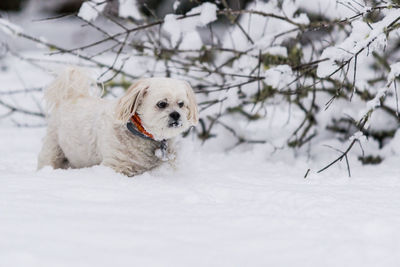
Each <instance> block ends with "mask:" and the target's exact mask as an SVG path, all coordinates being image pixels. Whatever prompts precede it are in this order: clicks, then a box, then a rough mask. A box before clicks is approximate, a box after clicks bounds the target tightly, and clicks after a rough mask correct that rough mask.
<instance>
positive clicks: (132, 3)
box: [118, 0, 142, 20]
mask: <svg viewBox="0 0 400 267" xmlns="http://www.w3.org/2000/svg"><path fill="white" fill-rule="evenodd" d="M118 15H119V16H120V17H121V18H129V17H131V18H134V19H136V20H140V19H142V14H141V13H140V11H139V8H138V5H137V2H136V0H119V11H118Z"/></svg>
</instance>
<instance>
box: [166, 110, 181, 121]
mask: <svg viewBox="0 0 400 267" xmlns="http://www.w3.org/2000/svg"><path fill="white" fill-rule="evenodd" d="M169 116H170V117H171V118H172V119H173V120H176V121H177V120H179V118H180V117H181V114H179V113H178V112H176V111H174V112H172V113H171V114H169Z"/></svg>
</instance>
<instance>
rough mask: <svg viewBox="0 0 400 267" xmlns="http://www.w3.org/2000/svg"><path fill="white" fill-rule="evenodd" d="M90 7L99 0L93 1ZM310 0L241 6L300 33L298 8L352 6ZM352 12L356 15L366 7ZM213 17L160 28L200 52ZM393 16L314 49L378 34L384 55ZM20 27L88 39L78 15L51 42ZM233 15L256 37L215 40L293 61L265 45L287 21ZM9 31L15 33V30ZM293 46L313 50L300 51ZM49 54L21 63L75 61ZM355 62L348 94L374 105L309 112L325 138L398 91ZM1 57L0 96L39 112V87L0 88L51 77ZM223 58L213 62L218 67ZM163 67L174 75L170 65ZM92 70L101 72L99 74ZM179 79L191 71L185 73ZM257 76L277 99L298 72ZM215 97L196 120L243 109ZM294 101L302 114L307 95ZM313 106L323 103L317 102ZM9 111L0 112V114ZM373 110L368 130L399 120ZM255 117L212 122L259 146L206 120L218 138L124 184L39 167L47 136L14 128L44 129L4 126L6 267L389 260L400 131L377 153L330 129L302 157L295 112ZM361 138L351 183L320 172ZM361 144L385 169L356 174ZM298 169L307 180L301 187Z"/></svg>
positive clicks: (193, 141) (352, 158) (145, 64)
mask: <svg viewBox="0 0 400 267" xmlns="http://www.w3.org/2000/svg"><path fill="white" fill-rule="evenodd" d="M100 2H101V3H103V2H104V1H99V2H95V1H91V2H90V3H100ZM311 2H312V1H284V2H283V3H284V4H285V6H284V9H283V10H284V11H285V12H282V10H281V9H280V8H278V6H279V4H280V1H276V0H271V1H268V2H267V3H265V2H262V1H257V2H254V3H252V4H250V5H249V9H251V10H259V11H263V12H272V13H276V14H279V15H282V16H287V17H288V18H290V20H292V21H294V22H296V23H300V24H307V23H308V21H309V20H308V18H307V16H306V15H305V14H299V12H301V10H303V8H304V7H305V6H308V7H307V8H305V9H306V10H309V9H310V8H314V9H315V10H319V11H322V10H329V11H330V12H325V13H327V14H326V16H328V17H335V18H336V17H337V18H343V17H344V15H343V14H342V13H341V12H344V10H347V11H348V9H347V8H342V7H343V5H340V4H338V3H337V1H336V0H332V1H331V0H318V1H315V2H313V3H311ZM104 3H105V2H104ZM135 3H136V1H128V0H126V1H123V0H121V1H120V15H121V16H129V17H132V18H134V19H141V15H140V13H139V11H138V10H136V9H135V8H136V5H135ZM175 3H179V2H178V1H175ZM310 3H311V4H310ZM324 3H325V4H324ZM335 3H336V5H335V6H332V4H335ZM124 5H127V7H124ZM176 5H177V4H176ZM88 7H90V6H88ZM98 7H99V6H96V8H98ZM328 7H329V8H328ZM90 8H91V9H90V10H91V11H95V10H94V9H93V8H92V7H90ZM299 8H301V9H300V11H299ZM326 8H328V9H326ZM81 10H82V9H81ZM362 10H363V11H366V9H365V8H364V9H362ZM121 11H122V14H121ZM216 11H217V9H216V6H213V4H211V3H205V4H203V5H202V6H200V7H197V9H194V10H192V11H191V12H192V13H191V14H194V13H199V15H196V16H194V17H190V18H186V19H184V20H177V18H178V17H179V16H176V15H167V16H166V17H165V21H166V23H165V24H164V25H163V29H164V30H165V31H166V32H167V33H169V34H170V35H171V36H172V43H173V45H174V46H175V45H179V48H180V49H199V48H201V46H202V45H203V43H202V40H201V38H200V35H199V32H198V30H199V28H201V27H203V28H204V25H206V24H208V23H211V22H212V21H213V20H214V18H215V15H216ZM123 12H126V13H123ZM136 12H137V13H136ZM396 12H397V11H396ZM83 13H84V15H83V17H86V18H87V19H91V18H92V19H95V18H96V16H97V15H96V14H97V12H93V13H91V12H89V11H88V13H86V14H85V12H83ZM91 14H92V15H93V17H90V16H91ZM346 14H347V13H346ZM349 14H350V15H353V14H354V12H350V13H349ZM398 15H399V14H398V13H392V14H388V16H386V17H382V21H383V22H381V23H379V22H378V24H371V25H372V26H373V30H372V29H370V28H369V27H368V25H367V24H365V23H364V22H362V21H361V22H353V24H352V25H351V27H353V28H352V29H350V27H349V32H350V30H352V31H351V32H352V35H351V38H348V39H346V38H345V36H344V37H343V38H342V39H341V37H340V36H339V34H338V33H337V32H333V33H332V35H335V34H338V36H335V39H337V40H339V42H338V46H337V47H335V48H334V49H333V50H331V51H329V49H326V50H325V51H324V53H327V54H326V55H327V56H329V57H332V58H334V59H338V60H343V59H347V58H348V56H350V55H351V53H350V54H349V53H347V52H344V50H343V49H345V50H348V51H351V52H353V53H354V52H356V51H358V50H357V49H360V48H361V47H363V46H365V44H366V43H368V42H369V41H371V40H374V41H373V43H371V44H372V45H373V46H374V47H372V48H371V49H378V50H379V49H382V48H383V47H385V45H386V37H385V36H383V35H382V32H383V31H384V25H388V24H389V23H391V22H392V21H393V20H394V19H395V18H396V16H398ZM11 21H14V20H11ZM26 21H28V22H30V21H31V20H29V19H28V20H26ZM28 22H24V23H23V24H20V23H18V24H20V25H21V26H22V28H23V29H24V31H25V32H29V33H31V34H32V35H34V36H37V35H39V34H40V35H41V34H42V32H44V33H46V34H45V35H46V38H48V39H49V42H54V40H52V39H57V40H56V41H58V42H60V43H61V44H62V46H63V47H76V46H79V45H80V44H81V43H79V42H82V41H83V40H84V38H83V37H84V34H82V32H81V31H82V28H79V27H77V25H80V22H79V23H77V24H74V26H73V28H78V29H79V34H77V36H78V38H75V39H74V38H70V37H69V35H63V36H62V37H60V35H59V31H60V29H62V32H66V28H65V27H63V26H62V24H57V27H54V23H57V22H56V21H52V22H51V23H52V24H50V25H52V26H51V28H52V31H53V32H55V33H56V34H55V37H54V36H53V38H52V37H51V36H50V37H49V34H50V33H49V29H48V28H47V29H43V30H38V29H36V30H35V31H33V30H32V28H30V27H31V25H29V23H28ZM239 22H240V24H241V25H242V27H243V28H244V29H250V30H249V35H250V37H251V39H252V40H253V41H254V44H252V43H251V42H250V41H249V40H248V38H247V37H246V36H244V35H243V32H242V31H241V30H240V29H238V27H236V26H233V27H232V34H227V35H226V39H225V40H224V41H223V44H224V47H225V45H226V48H235V49H238V50H247V49H249V47H250V48H251V47H253V48H254V46H256V47H257V48H258V49H260V50H261V52H262V53H269V54H271V55H279V56H282V57H287V56H288V51H287V49H286V48H285V47H283V45H284V44H285V42H286V41H288V40H290V38H292V37H295V36H296V35H297V33H296V32H293V34H288V35H285V36H283V37H279V38H275V36H278V35H279V34H281V33H282V32H285V31H288V30H291V29H294V28H295V27H296V26H294V25H292V24H290V23H288V22H286V21H282V20H278V19H275V18H266V17H263V16H259V15H255V14H252V15H249V14H243V15H242V16H241V17H240V19H239ZM74 23H75V22H74ZM31 24H34V23H31ZM5 25H6V26H5ZM46 25H47V24H46ZM213 26H214V25H213ZM48 27H49V28H50V26H48ZM0 29H3V30H4V29H5V30H6V31H7V30H8V31H9V32H8V33H11V34H15V33H17V34H18V33H19V32H20V31H21V27H18V26H14V25H13V24H10V23H8V21H5V20H1V19H0ZM10 29H14V30H13V31H11V32H10ZM54 29H57V30H54ZM107 29H108V28H107ZM116 30H117V29H114V31H116ZM114 31H111V30H110V32H114ZM336 37H337V38H336ZM228 38H230V39H228ZM90 39H93V40H95V39H96V38H93V36H92V35H90V36H86V40H90ZM228 40H229V41H228ZM68 42H72V43H75V44H74V45H72V44H70V43H68ZM281 45H282V46H281ZM302 49H303V51H305V53H307V51H306V49H307V48H305V47H303V48H302ZM255 50H257V49H255ZM48 52H49V51H47V50H46V51H39V52H37V51H36V52H22V53H21V55H22V56H24V57H27V58H34V59H41V60H44V61H43V63H42V64H41V66H42V67H44V68H45V69H47V70H51V71H52V72H54V71H55V70H57V68H56V67H55V65H56V63H55V62H56V61H57V60H59V61H62V62H67V63H69V64H82V63H85V62H82V61H80V60H78V59H76V58H71V57H67V56H65V55H64V56H48V55H47V54H48ZM255 52H256V54H251V55H244V56H242V57H241V58H240V59H238V60H236V61H235V62H233V64H232V67H231V66H226V67H224V68H222V69H221V71H226V72H229V73H237V74H243V75H246V74H249V75H250V74H251V75H256V74H257V73H256V72H255V71H254V70H255V68H254V67H255V66H257V65H258V57H257V56H258V54H259V53H258V52H259V51H255ZM329 53H331V54H329ZM328 54H329V55H328ZM150 56H151V55H150ZM361 56H362V57H364V56H365V54H364V53H362V54H360V58H358V64H359V66H360V71H357V78H358V79H357V81H356V86H357V87H359V88H362V89H363V90H366V91H368V92H370V93H371V94H373V95H377V97H376V98H375V99H374V100H373V101H371V102H370V103H369V104H368V105H366V104H365V102H363V101H360V100H359V99H357V97H358V96H357V95H354V99H353V101H352V102H351V104H349V102H347V101H345V100H343V99H337V100H335V103H334V104H333V105H332V106H331V107H330V108H329V110H327V111H325V112H320V113H318V114H317V115H316V116H317V119H316V121H317V122H318V127H316V131H323V130H324V129H325V128H326V126H327V125H328V124H330V123H331V122H332V118H341V117H343V116H344V114H345V115H348V116H349V117H351V118H361V117H362V116H365V114H366V113H367V112H369V111H370V110H371V109H374V108H375V107H376V106H377V105H379V104H380V103H379V97H380V96H385V95H387V96H388V98H389V96H390V95H389V94H387V93H388V90H389V89H393V85H394V84H393V83H392V84H391V85H390V86H391V87H390V88H389V87H388V86H386V87H384V85H385V82H382V84H380V85H379V86H370V85H368V83H367V78H366V77H368V78H370V77H375V76H374V75H371V73H372V72H373V70H372V71H371V69H370V68H368V66H370V65H371V64H370V63H371V61H363V58H362V57H361ZM321 58H323V57H321ZM3 59H4V60H2V61H1V62H0V64H1V66H2V68H0V84H1V87H0V98H1V100H2V101H4V102H6V103H8V104H10V105H13V106H16V107H18V108H23V109H26V110H31V111H35V112H39V111H41V104H42V102H41V100H40V99H41V97H42V93H41V92H40V91H37V92H34V93H24V94H9V95H6V94H4V95H2V94H1V93H7V92H9V91H17V90H24V89H25V88H36V87H40V88H41V87H43V86H44V85H45V84H48V83H49V82H50V80H51V79H52V76H51V75H50V74H48V73H45V72H43V71H42V70H40V69H39V68H37V67H35V65H33V64H32V65H30V64H29V63H28V62H24V61H20V60H18V59H15V58H14V59H11V58H8V57H5V58H3ZM225 59H226V58H225V57H223V56H221V63H223V61H224V60H225ZM45 60H50V61H45ZM99 60H100V61H101V62H105V63H108V64H113V63H112V62H113V60H114V57H109V56H107V55H103V56H102V57H101V59H99ZM51 61H53V63H51ZM124 63H126V64H125V65H124V70H129V73H131V74H133V75H136V76H138V77H145V76H148V75H149V73H151V74H152V73H153V72H151V71H154V73H155V74H160V73H162V75H164V72H163V68H162V67H160V65H157V64H158V63H157V64H155V62H154V61H153V60H151V59H149V57H140V56H132V57H131V58H129V59H126V62H125V61H124ZM325 63H329V64H332V61H328V62H324V63H322V64H325ZM367 63H368V64H367ZM163 64H164V61H163V62H161V65H163ZM204 64H205V65H204V66H207V65H206V63H204ZM3 66H4V67H3ZM116 66H118V64H117V65H116ZM171 67H172V68H171V69H172V70H173V69H174V68H173V65H171ZM328 67H329V66H328ZM335 67H337V66H335ZM58 68H59V67H58ZM352 69H353V67H352V66H350V73H349V77H352V73H351V71H352ZM149 70H151V71H149ZM158 70H159V72H157V71H158ZM318 70H319V71H321V70H320V69H318ZM325 70H326V69H325ZM97 71H99V72H100V73H101V72H102V71H101V69H98V70H97ZM399 73H400V65H399V63H394V64H392V65H391V72H390V73H389V75H388V80H387V85H389V84H390V82H392V81H393V79H394V77H396V76H398V75H399ZM186 74H188V76H189V75H197V74H196V73H195V72H189V73H185V74H184V75H186ZM328 74H329V73H328ZM373 74H375V73H373ZM109 75H111V74H109ZM172 75H174V74H173V73H172ZM207 75H208V74H207ZM260 76H265V84H268V85H271V86H273V87H275V89H282V90H287V88H285V87H287V86H288V83H290V82H292V81H293V79H294V76H293V73H292V70H291V68H290V66H288V65H278V66H272V67H270V68H269V69H262V68H261V69H260ZM174 77H175V76H174ZM106 78H107V77H104V79H106ZM179 78H182V77H179ZM117 79H118V78H116V80H117ZM204 79H207V80H208V81H210V82H212V83H214V82H215V83H221V82H222V81H220V80H217V79H216V80H215V81H214V80H213V76H212V74H210V76H209V77H208V76H206V77H205V78H204ZM241 81H244V79H242V78H240V77H237V78H236V77H235V78H234V79H231V80H228V81H226V84H227V85H230V84H235V83H239V82H241ZM224 82H225V81H224ZM260 84H261V83H260ZM261 85H263V84H261ZM327 86H329V85H327ZM380 88H381V89H380ZM241 89H242V91H243V92H245V93H246V94H248V95H249V96H252V95H254V94H256V93H257V91H258V90H259V89H260V88H259V87H258V86H257V84H256V83H253V84H245V85H243V86H242V87H241ZM114 94H115V95H114ZM121 94H122V89H120V90H114V91H113V94H110V95H108V96H107V97H110V98H111V97H116V96H118V95H121ZM212 94H213V95H212V96H216V97H215V99H220V100H221V101H223V103H221V105H220V106H217V105H216V106H215V109H214V110H213V109H212V108H210V109H206V110H202V112H201V116H202V117H203V118H205V117H207V116H211V117H212V116H215V115H216V114H218V113H216V110H217V111H223V110H226V109H225V108H226V107H237V105H238V103H240V102H241V101H244V100H243V99H242V98H241V97H242V96H241V95H240V94H238V91H237V90H228V91H225V90H224V91H220V92H214V93H212ZM198 97H199V98H201V97H202V96H201V95H198ZM283 97H285V98H286V97H290V96H286V95H283V96H282V98H283ZM330 97H331V96H329V95H327V96H326V98H327V99H324V96H321V98H320V99H318V101H320V102H321V103H326V101H328V100H329V98H330ZM393 99H394V97H392V100H393ZM202 100H205V98H204V99H202ZM245 100H246V99H245ZM308 100H309V102H307V101H308ZM279 101H281V102H279ZM303 103H304V104H305V107H306V108H308V105H307V104H311V96H308V98H306V99H305V101H304V102H303ZM223 105H224V106H223ZM319 106H320V108H323V107H324V105H320V103H319ZM253 108H254V109H255V110H257V109H258V106H255V107H253V106H252V105H248V106H246V107H244V111H245V112H250V109H253ZM8 112H9V111H8V110H7V109H6V108H4V107H3V106H0V116H3V115H7V113H8ZM263 112H265V113H263ZM382 112H383V111H382V110H381V109H377V110H375V111H374V112H373V113H372V115H371V119H370V122H369V123H367V125H366V127H365V128H367V127H369V125H371V127H374V129H378V130H379V129H393V130H394V129H397V128H398V121H397V120H396V119H394V118H392V120H388V119H387V114H383V113H382ZM259 113H260V115H262V116H263V115H265V116H266V117H265V118H263V119H260V120H257V121H254V122H251V123H249V122H248V121H247V120H244V119H243V116H242V115H240V114H235V113H233V114H232V115H230V116H224V117H221V118H220V120H219V121H220V122H221V123H225V124H226V125H232V126H234V127H235V129H234V130H235V132H236V133H237V134H238V136H243V137H246V138H249V139H251V140H253V139H254V140H266V143H265V144H262V145H261V144H259V145H250V144H241V145H239V146H237V147H234V146H233V144H235V143H236V142H237V139H236V137H234V136H233V135H232V133H231V132H229V130H228V129H226V128H224V127H220V128H217V127H215V128H214V129H213V131H212V134H217V137H216V138H211V139H210V140H209V141H207V142H205V143H204V144H201V142H200V141H199V140H198V139H197V138H196V137H195V135H194V134H192V135H189V136H188V137H187V138H185V139H182V140H181V141H180V143H181V144H180V149H179V153H178V158H177V162H176V166H169V165H163V166H162V167H160V168H158V169H156V170H153V171H151V172H148V173H145V174H143V175H140V176H137V177H134V178H127V177H125V176H122V175H120V174H117V173H115V172H114V171H112V170H111V169H108V168H106V167H104V166H95V167H92V168H84V169H75V170H71V169H69V170H52V169H51V168H45V169H43V170H41V171H36V158H37V154H38V152H39V150H40V146H41V139H42V138H43V137H44V135H45V128H44V127H39V128H24V127H16V126H15V124H24V123H26V124H28V125H34V126H35V125H42V124H43V119H42V118H36V117H31V116H26V115H24V114H18V113H15V114H13V115H12V116H10V117H5V118H2V119H1V120H0V155H2V156H1V157H0V237H1V238H0V259H1V260H0V267H2V266H40V267H47V266H78V267H79V266H99V267H101V266H110V265H112V266H178V267H179V266H194V267H195V266H298V265H300V266H307V267H309V266H310V267H313V266H318V267H319V266H328V267H329V266H352V267H353V266H363V267H364V266H365V267H369V266H371V267H372V266H385V267H386V266H389V267H391V266H393V267H395V266H396V267H397V266H399V265H400V255H399V253H398V251H399V249H400V233H399V231H398V225H400V212H399V211H400V194H399V190H400V177H399V173H400V165H399V164H398V163H399V160H400V132H399V131H397V133H396V134H395V136H394V137H393V138H392V139H390V138H387V140H385V142H386V143H387V144H386V145H385V146H384V147H383V148H379V145H378V142H377V141H376V140H374V139H372V138H368V139H367V138H366V136H364V135H363V133H362V132H355V133H354V134H353V135H352V136H351V137H350V138H349V139H347V140H346V141H344V142H343V141H339V140H337V138H336V136H334V135H333V134H332V135H329V134H327V133H326V132H324V133H323V134H320V135H319V136H317V137H316V138H315V139H313V140H312V141H311V142H310V143H309V144H310V150H309V151H306V150H308V148H304V149H302V150H301V149H298V150H297V149H291V148H288V147H287V140H288V139H289V138H290V137H291V136H292V134H293V132H294V130H295V129H296V128H297V126H298V125H299V124H300V123H301V122H302V121H303V120H304V114H303V112H302V111H300V112H299V110H298V109H296V108H295V107H294V105H293V107H290V108H288V106H287V105H285V103H284V102H282V100H280V99H278V98H277V99H271V101H270V102H269V101H268V102H265V108H263V109H260V111H259ZM358 115H361V116H358ZM241 116H242V117H241ZM355 139H356V140H358V141H360V142H357V144H356V145H355V146H354V148H353V149H352V150H351V151H350V153H349V155H348V158H349V162H350V166H351V174H352V177H351V178H349V177H347V166H346V162H345V161H344V160H343V161H341V162H338V163H337V164H335V165H334V166H332V167H331V168H330V169H328V170H326V171H324V172H322V173H320V174H317V173H316V172H317V171H318V170H319V169H321V168H322V167H324V166H326V164H328V163H330V162H331V161H332V160H334V159H335V157H337V156H338V155H340V154H339V153H338V151H337V150H335V149H339V150H342V151H344V150H346V149H347V147H348V145H349V144H350V143H351V141H352V140H355ZM358 143H361V144H362V148H363V150H364V151H365V155H366V156H368V155H373V156H380V157H382V158H383V159H384V161H383V162H382V163H381V164H379V165H366V166H363V165H362V164H361V162H360V161H358V160H357V158H358V157H359V156H360V155H362V154H363V151H362V150H361V148H360V147H359V146H358ZM306 146H308V144H307V145H306ZM311 146H312V149H311ZM332 148H333V149H332ZM160 152H161V151H159V152H158V153H160ZM160 156H162V155H160ZM308 169H310V172H309V174H308V176H307V178H306V179H304V175H305V173H306V172H307V170H308Z"/></svg>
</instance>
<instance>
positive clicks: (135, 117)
mask: <svg viewBox="0 0 400 267" xmlns="http://www.w3.org/2000/svg"><path fill="white" fill-rule="evenodd" d="M131 122H132V123H133V124H134V125H135V126H136V128H137V130H138V131H139V132H140V133H142V134H144V135H145V136H147V137H149V138H151V139H154V136H153V135H152V134H151V133H149V132H148V131H146V129H144V127H143V125H142V120H141V119H140V117H139V115H138V114H137V113H135V115H133V116H132V117H131Z"/></svg>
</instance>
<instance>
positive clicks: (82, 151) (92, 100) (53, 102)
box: [38, 67, 198, 176]
mask: <svg viewBox="0 0 400 267" xmlns="http://www.w3.org/2000/svg"><path fill="white" fill-rule="evenodd" d="M93 88H95V83H94V82H93V81H92V80H91V79H90V78H89V77H88V75H86V73H85V72H84V71H83V70H81V69H77V68H73V67H71V68H69V69H67V70H66V71H65V72H64V73H62V74H61V75H60V76H59V77H58V78H57V79H56V80H55V81H54V82H53V83H52V84H51V85H50V86H49V87H48V88H47V90H46V91H45V95H44V98H45V101H46V104H47V108H48V114H49V116H48V128H47V134H46V137H45V139H44V142H43V147H42V150H41V152H40V154H39V158H38V168H39V169H40V168H42V167H43V166H46V165H50V166H52V167H53V168H82V167H89V166H93V165H97V164H103V165H106V166H109V167H111V168H113V169H114V170H115V171H117V172H120V173H123V174H125V175H128V176H133V175H136V174H140V173H143V172H145V171H147V170H150V169H152V168H154V167H156V166H158V165H160V164H161V162H162V160H161V159H160V158H159V157H157V156H156V155H155V150H157V149H158V146H159V143H158V142H157V141H153V140H148V139H145V138H142V137H139V136H136V135H133V134H132V133H131V132H130V131H129V130H128V129H127V127H126V124H127V122H128V121H129V120H130V118H131V117H132V116H133V115H134V114H135V113H137V114H138V115H139V117H140V118H141V120H142V125H143V127H144V128H145V129H146V131H147V132H149V133H151V134H152V135H153V136H154V139H155V140H158V141H159V140H167V143H168V151H167V152H168V153H171V154H173V153H174V149H173V147H172V146H173V142H172V139H173V138H174V137H176V136H178V135H179V134H181V133H182V132H184V131H186V130H188V129H189V128H190V127H191V126H193V125H195V124H197V122H198V110H197V105H196V100H195V95H194V93H193V91H192V88H191V87H190V85H189V84H188V83H187V82H184V81H181V80H176V79H170V78H148V79H141V80H139V81H137V82H136V83H134V84H133V85H132V86H131V87H130V88H129V89H128V90H127V92H126V94H125V95H124V96H122V97H121V98H120V99H118V100H106V99H102V98H100V97H99V96H94V95H93V94H92V93H91V90H92V89H93ZM160 101H162V102H166V103H167V107H165V108H160V107H159V106H158V105H157V104H159V103H160ZM182 105H183V106H182ZM172 112H178V113H179V115H180V118H179V119H178V120H174V121H173V122H171V120H173V119H172V118H171V116H170V114H171V113H172Z"/></svg>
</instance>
